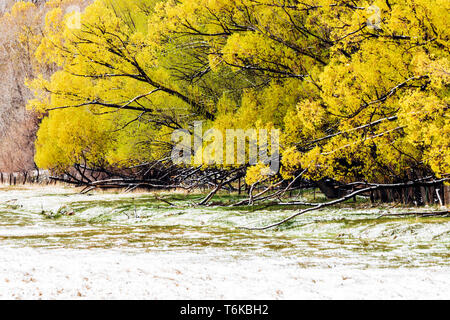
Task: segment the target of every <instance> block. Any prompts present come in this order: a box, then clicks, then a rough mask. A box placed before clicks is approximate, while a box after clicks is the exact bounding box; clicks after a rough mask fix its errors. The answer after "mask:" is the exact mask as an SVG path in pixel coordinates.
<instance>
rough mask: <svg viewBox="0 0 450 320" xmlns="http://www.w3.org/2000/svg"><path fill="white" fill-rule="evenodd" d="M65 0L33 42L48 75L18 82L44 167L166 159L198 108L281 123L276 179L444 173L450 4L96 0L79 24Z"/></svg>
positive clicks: (232, 118)
mask: <svg viewBox="0 0 450 320" xmlns="http://www.w3.org/2000/svg"><path fill="white" fill-rule="evenodd" d="M64 2H67V1H57V0H53V1H51V2H50V3H49V4H48V6H50V7H51V8H52V9H51V10H50V11H49V12H48V13H47V14H46V19H45V29H44V30H43V37H42V39H40V40H39V45H38V46H37V48H36V50H35V59H36V61H37V62H38V63H41V64H43V63H47V64H48V63H54V64H55V66H56V70H57V71H56V72H54V73H53V74H52V75H51V76H50V77H48V76H45V75H40V76H37V77H34V78H33V79H30V81H29V82H28V85H29V87H30V88H32V90H33V91H34V95H35V98H34V99H33V100H31V101H30V102H29V108H30V109H33V110H36V111H37V112H40V113H41V115H42V117H43V119H42V123H41V125H40V129H39V131H38V139H37V142H36V147H37V154H36V163H37V164H38V166H40V167H45V168H50V169H57V170H64V169H67V168H68V167H70V166H71V165H73V164H75V163H85V164H88V165H91V166H102V165H108V166H118V167H120V166H125V165H134V164H137V163H142V162H145V161H151V160H155V159H161V158H163V157H165V156H167V154H168V152H170V150H171V148H172V142H171V139H170V134H171V133H172V132H173V130H177V129H187V130H190V131H192V123H193V122H194V121H198V120H204V121H205V128H216V129H218V130H220V131H225V130H226V129H232V128H242V129H248V128H265V129H270V128H278V129H280V130H281V133H282V137H281V150H282V167H281V175H282V176H283V178H285V179H288V178H292V177H294V176H295V175H296V173H297V172H299V171H303V170H306V171H305V172H306V175H307V177H309V178H310V179H314V180H316V179H317V180H319V179H322V178H324V177H330V178H334V179H336V180H339V181H343V182H351V181H361V180H365V181H377V182H384V183H390V182H397V181H405V180H406V181H407V180H412V179H417V178H421V177H426V176H430V175H431V176H436V177H441V176H444V175H447V174H448V173H449V172H450V170H449V169H450V152H449V143H450V123H449V116H448V107H449V82H450V63H449V32H450V31H449V25H448V24H449V22H448V21H449V19H448V18H449V16H448V12H449V10H450V3H449V2H448V1H446V0H402V1H394V0H388V1H385V0H383V1H381V0H380V1H374V2H372V3H371V2H367V1H345V0H342V1H331V0H314V1H313V0H306V1H301V2H299V1H295V0H198V1H187V0H180V1H175V0H139V1H132V0H118V1H108V0H95V1H94V2H93V3H92V4H91V5H89V6H87V7H86V9H85V10H84V11H83V13H82V14H81V15H80V17H79V18H80V22H81V23H80V24H79V28H74V24H73V19H77V18H78V17H77V16H75V15H76V14H78V13H76V12H71V13H67V14H66V12H65V11H64V10H63V9H62V7H61V6H62V3H64ZM72 2H74V1H72ZM71 19H72V20H71ZM260 172H261V170H253V169H249V170H248V175H247V180H248V181H249V182H250V183H251V182H253V181H257V180H258V179H260V177H259V176H258V175H260Z"/></svg>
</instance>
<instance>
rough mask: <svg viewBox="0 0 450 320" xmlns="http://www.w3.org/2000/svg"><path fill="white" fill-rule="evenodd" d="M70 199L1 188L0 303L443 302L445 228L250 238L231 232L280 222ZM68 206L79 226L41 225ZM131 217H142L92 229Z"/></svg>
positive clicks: (310, 221) (356, 219)
mask: <svg viewBox="0 0 450 320" xmlns="http://www.w3.org/2000/svg"><path fill="white" fill-rule="evenodd" d="M71 192H73V191H70V190H67V189H57V190H53V189H44V190H33V189H29V190H12V191H11V190H7V191H5V190H3V191H2V190H1V189H0V299H449V298H450V264H449V261H450V260H449V259H450V256H449V251H448V249H449V247H450V241H449V239H450V238H449V237H450V236H449V235H450V232H449V230H450V221H449V220H448V219H445V218H442V219H427V220H415V219H398V220H395V219H392V220H391V219H387V220H384V221H379V220H377V219H373V218H370V217H372V216H378V215H379V213H378V212H372V211H368V212H359V211H358V212H352V213H351V214H350V215H348V216H346V218H345V219H344V220H343V218H341V217H339V216H336V215H339V214H343V213H342V212H330V213H323V214H321V215H311V216H304V217H302V218H301V219H303V220H300V221H299V224H298V225H297V226H295V227H291V228H290V229H288V230H285V231H280V232H274V233H256V232H255V233H246V232H242V231H237V230H235V229H233V228H230V225H239V224H255V223H257V222H258V221H260V220H261V219H262V217H266V219H269V218H270V215H271V214H276V213H270V212H264V213H261V212H255V213H245V214H242V213H239V212H231V211H230V212H228V211H227V212H224V211H217V210H214V209H209V210H211V211H207V210H206V209H205V210H206V211H204V209H199V210H196V209H190V208H187V209H180V208H178V209H173V210H174V211H173V212H172V211H170V210H169V211H167V209H160V207H159V205H155V204H152V203H151V202H150V200H149V201H148V202H147V200H146V199H147V198H145V199H144V200H145V201H141V202H136V203H137V204H136V205H135V204H134V202H132V204H133V205H131V206H130V203H129V202H130V199H131V198H136V199H138V198H139V197H140V196H142V197H148V195H126V196H123V195H114V194H97V195H94V196H81V195H76V194H73V195H72V194H70V193H71ZM121 201H122V202H121ZM127 201H128V202H127ZM132 201H135V200H132ZM136 201H137V200H136ZM93 204H94V205H93ZM100 204H101V205H100ZM63 205H71V206H73V208H75V209H74V210H75V211H76V212H75V215H74V216H71V217H63V218H61V219H56V220H52V219H46V218H45V217H44V216H43V215H41V214H40V213H41V212H42V211H45V212H50V211H52V212H54V211H56V210H58V208H60V207H61V206H63ZM118 205H119V207H118ZM120 206H122V207H120ZM84 207H85V209H83V208H84ZM127 207H130V208H131V209H129V210H131V211H132V212H134V213H136V212H137V213H138V215H139V216H140V217H139V218H133V217H132V218H130V219H129V218H128V216H127V215H126V214H122V213H119V214H117V215H115V216H113V217H112V220H110V221H109V222H108V221H106V222H102V223H91V222H88V220H89V219H90V218H92V216H96V215H102V214H104V213H110V212H116V211H117V210H128V209H126V208H127ZM121 208H122V209H121ZM123 208H125V209H123ZM161 210H162V211H161ZM171 210H172V209H171ZM345 210H347V209H344V211H345ZM143 217H144V218H143ZM145 217H147V218H145ZM276 218H277V217H276ZM124 219H125V220H124ZM277 219H278V218H277Z"/></svg>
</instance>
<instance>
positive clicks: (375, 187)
mask: <svg viewBox="0 0 450 320" xmlns="http://www.w3.org/2000/svg"><path fill="white" fill-rule="evenodd" d="M448 180H449V179H448V178H444V179H441V180H436V181H428V182H423V181H419V182H418V181H413V182H408V183H398V184H378V185H377V184H370V185H371V186H370V187H368V188H364V189H360V190H357V191H355V192H352V193H350V194H348V195H346V196H344V197H342V198H340V199H336V200H333V201H330V202H324V203H320V204H317V205H316V206H314V207H311V208H308V209H304V210H301V211H299V212H297V213H296V214H294V215H292V216H290V217H288V218H286V219H283V220H281V221H279V222H277V223H273V224H271V225H268V226H265V227H256V228H250V227H240V229H244V230H268V229H272V228H275V227H278V226H280V225H282V224H285V223H286V222H288V221H291V220H292V219H295V218H296V217H298V216H301V215H303V214H305V213H308V212H311V211H316V210H320V209H323V208H326V207H331V206H334V205H336V204H339V203H342V202H345V201H347V200H350V199H352V198H353V197H356V196H357V195H360V194H363V193H366V192H371V191H376V190H380V189H386V188H396V187H414V186H429V185H434V184H439V183H443V182H445V181H448Z"/></svg>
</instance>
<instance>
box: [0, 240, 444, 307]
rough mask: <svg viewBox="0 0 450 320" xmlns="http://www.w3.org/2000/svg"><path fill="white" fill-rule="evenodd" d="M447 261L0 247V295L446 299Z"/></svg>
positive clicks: (161, 297) (100, 297)
mask: <svg viewBox="0 0 450 320" xmlns="http://www.w3.org/2000/svg"><path fill="white" fill-rule="evenodd" d="M449 297H450V268H448V267H441V268H424V269H420V268H419V269H367V270H357V269H355V270H352V269H346V268H329V269H315V268H312V269H311V268H308V269H305V268H302V267H300V266H298V265H297V264H296V263H295V261H293V260H289V259H286V260H281V261H280V260H275V259H267V258H254V259H243V260H235V261H231V262H227V263H223V262H221V261H215V260H211V259H210V258H209V257H208V255H197V256H192V255H189V256H187V255H183V254H181V253H180V254H179V255H177V256H174V255H173V254H170V255H165V254H160V253H152V252H148V253H139V254H133V255H131V254H125V253H121V252H120V251H106V250H99V251H87V252H78V251H76V250H54V251H53V250H50V251H47V250H38V249H2V251H1V256H0V299H73V298H75V299H448V298H449Z"/></svg>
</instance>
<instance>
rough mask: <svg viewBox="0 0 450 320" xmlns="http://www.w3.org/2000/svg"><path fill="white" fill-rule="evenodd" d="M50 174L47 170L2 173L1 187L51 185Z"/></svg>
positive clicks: (0, 175)
mask: <svg viewBox="0 0 450 320" xmlns="http://www.w3.org/2000/svg"><path fill="white" fill-rule="evenodd" d="M50 182H51V180H50V174H49V172H48V171H46V170H33V171H24V172H13V173H4V172H0V185H8V186H17V185H26V184H49V183H50Z"/></svg>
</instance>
